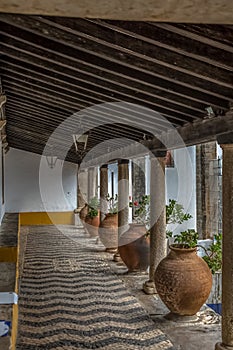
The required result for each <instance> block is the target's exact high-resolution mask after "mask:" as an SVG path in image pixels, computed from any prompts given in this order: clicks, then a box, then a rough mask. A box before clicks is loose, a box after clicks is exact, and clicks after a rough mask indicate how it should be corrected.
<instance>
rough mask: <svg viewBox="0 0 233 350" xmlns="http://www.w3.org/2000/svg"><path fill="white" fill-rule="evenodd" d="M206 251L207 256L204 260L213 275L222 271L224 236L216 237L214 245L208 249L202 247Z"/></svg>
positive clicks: (218, 235) (217, 235)
mask: <svg viewBox="0 0 233 350" xmlns="http://www.w3.org/2000/svg"><path fill="white" fill-rule="evenodd" d="M200 247H201V248H203V249H204V251H205V253H206V255H205V256H203V259H204V260H205V262H206V263H207V265H208V266H209V268H210V270H211V272H212V274H215V272H217V271H221V269H222V234H221V233H219V234H216V235H214V241H213V243H212V244H211V245H210V246H209V247H208V249H206V248H204V247H203V246H200Z"/></svg>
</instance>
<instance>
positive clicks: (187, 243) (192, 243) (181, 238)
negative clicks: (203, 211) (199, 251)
mask: <svg viewBox="0 0 233 350" xmlns="http://www.w3.org/2000/svg"><path fill="white" fill-rule="evenodd" d="M197 240H198V233H197V232H196V231H195V230H193V229H188V230H186V231H183V232H180V234H179V235H177V236H175V243H177V245H179V246H180V247H181V248H194V247H196V246H197ZM175 245H176V244H175Z"/></svg>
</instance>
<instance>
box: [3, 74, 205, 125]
mask: <svg viewBox="0 0 233 350" xmlns="http://www.w3.org/2000/svg"><path fill="white" fill-rule="evenodd" d="M2 77H3V81H4V82H8V81H9V82H10V83H11V84H17V85H22V86H29V87H30V89H31V88H32V89H34V88H35V89H36V90H42V89H43V91H44V92H47V91H48V93H49V94H54V96H55V97H56V98H57V96H61V97H63V96H64V100H66V101H69V100H71V99H73V101H75V100H77V101H78V102H82V103H84V105H83V108H86V105H85V103H87V104H90V105H93V104H98V103H106V102H121V101H124V102H129V103H134V104H138V105H141V106H144V107H147V108H149V109H152V110H156V111H159V109H160V110H161V109H164V111H163V113H165V109H166V113H169V112H170V111H171V113H173V112H176V113H179V114H180V115H181V116H180V118H179V119H178V118H176V120H178V121H180V122H182V121H183V119H182V115H185V119H186V120H187V122H189V121H193V120H195V119H198V118H200V117H202V116H203V115H204V114H205V112H204V110H196V109H193V108H190V107H189V106H181V105H180V104H174V103H173V101H168V100H165V99H164V100H159V99H155V98H154V99H151V100H152V102H150V101H146V100H142V101H140V100H139V101H138V100H137V99H135V98H134V97H125V98H124V100H119V99H114V98H112V97H108V98H106V99H105V100H103V99H100V98H99V99H97V97H96V100H95V102H94V98H92V97H91V93H90V94H87V93H86V94H81V95H80V93H76V91H75V90H72V91H71V90H69V91H70V92H69V93H68V91H67V90H66V89H64V88H63V87H62V86H60V87H59V85H58V84H57V85H56V84H54V85H51V84H49V82H48V81H46V82H45V81H40V80H39V79H33V78H30V77H26V78H24V77H23V76H19V75H18V74H17V73H15V74H13V73H12V74H10V73H3V74H2ZM77 90H78V88H77ZM80 96H81V97H80ZM155 101H156V102H155ZM81 106H82V105H81Z"/></svg>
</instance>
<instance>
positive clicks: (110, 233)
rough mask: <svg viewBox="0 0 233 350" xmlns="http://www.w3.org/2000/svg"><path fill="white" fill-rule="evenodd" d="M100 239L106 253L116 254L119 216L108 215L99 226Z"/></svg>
mask: <svg viewBox="0 0 233 350" xmlns="http://www.w3.org/2000/svg"><path fill="white" fill-rule="evenodd" d="M99 237H100V240H101V242H102V243H103V245H104V246H105V247H106V251H108V252H115V251H117V246H118V214H106V216H105V218H104V220H103V221H102V222H101V223H100V225H99Z"/></svg>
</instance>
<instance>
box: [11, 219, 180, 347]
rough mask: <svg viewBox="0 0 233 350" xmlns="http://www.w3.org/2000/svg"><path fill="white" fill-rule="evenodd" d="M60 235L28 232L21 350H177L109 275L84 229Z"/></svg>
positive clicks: (48, 230) (39, 229) (40, 229)
mask: <svg viewBox="0 0 233 350" xmlns="http://www.w3.org/2000/svg"><path fill="white" fill-rule="evenodd" d="M60 230H61V231H60ZM60 230H59V229H58V227H54V226H34V227H30V228H28V229H27V230H25V232H27V239H26V240H25V239H24V238H25V237H23V241H24V242H26V243H25V254H24V266H23V270H22V275H21V281H20V299H19V332H18V344H17V350H39V349H56V350H60V349H62V350H73V349H106V350H107V349H111V350H112V349H116V350H120V349H124V350H130V349H133V350H136V349H143V350H144V349H145V350H152V349H153V350H159V349H169V350H174V349H175V348H174V347H173V345H172V344H171V342H170V340H168V338H167V336H166V335H165V334H164V333H163V332H162V331H161V330H159V329H158V328H157V327H156V325H155V323H154V322H153V321H152V320H151V319H150V317H149V316H148V314H147V313H146V312H145V310H144V309H143V308H142V306H141V305H140V304H139V302H138V301H137V299H136V298H135V297H133V296H132V295H131V294H130V292H129V291H128V290H127V289H126V287H125V285H124V284H123V282H122V281H121V280H120V279H119V277H117V276H116V275H115V274H114V273H113V272H112V271H111V270H110V267H109V265H108V264H107V262H106V261H105V259H104V258H103V254H101V251H100V250H101V249H102V250H103V248H101V249H99V248H98V246H97V245H96V244H95V243H94V240H93V239H92V240H90V239H88V238H86V235H85V234H84V233H83V230H81V229H79V230H78V229H75V228H73V227H72V226H70V227H69V226H68V227H65V228H64V226H63V227H62V226H60Z"/></svg>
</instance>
